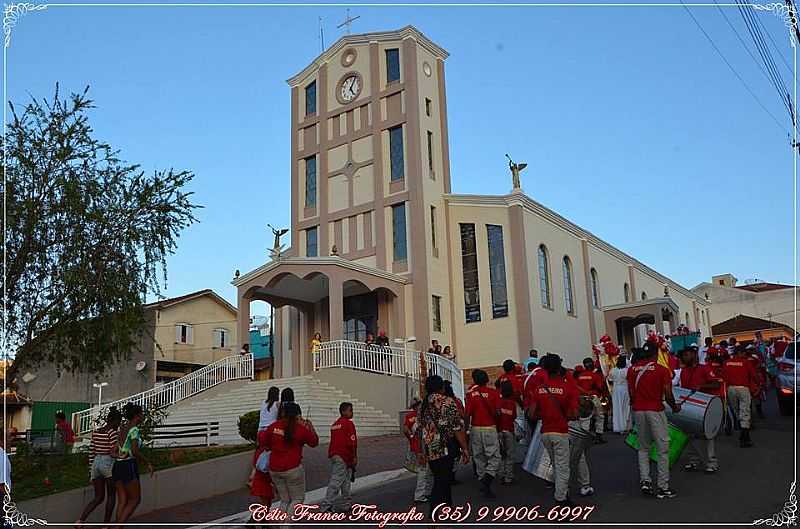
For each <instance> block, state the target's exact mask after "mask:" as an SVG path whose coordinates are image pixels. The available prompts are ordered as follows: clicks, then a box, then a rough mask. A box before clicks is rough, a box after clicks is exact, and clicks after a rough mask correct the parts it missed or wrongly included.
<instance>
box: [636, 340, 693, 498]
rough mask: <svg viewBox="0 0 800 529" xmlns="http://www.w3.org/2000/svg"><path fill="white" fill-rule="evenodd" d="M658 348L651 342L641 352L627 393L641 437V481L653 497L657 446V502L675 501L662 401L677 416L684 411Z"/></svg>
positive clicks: (639, 453) (644, 488) (639, 454)
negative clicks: (652, 467)
mask: <svg viewBox="0 0 800 529" xmlns="http://www.w3.org/2000/svg"><path fill="white" fill-rule="evenodd" d="M658 349H659V348H658V344H657V343H654V342H651V341H648V342H647V343H645V345H644V347H643V348H642V354H641V359H640V360H639V361H638V362H636V363H635V364H633V366H632V367H631V368H630V369H629V370H628V391H629V392H630V395H631V407H632V408H633V418H634V420H635V421H636V429H637V431H638V435H639V450H638V456H639V477H640V480H641V482H640V485H641V489H642V493H643V494H647V495H652V494H653V493H654V491H653V482H652V480H651V478H650V446H651V444H652V443H653V442H655V443H656V449H657V453H658V463H657V467H658V477H657V485H658V490H657V491H655V495H656V497H657V498H674V497H675V496H676V493H675V491H674V490H673V489H671V488H669V430H668V427H667V415H666V414H665V413H664V404H663V401H664V400H666V401H667V404H669V406H670V407H671V408H672V410H673V411H674V412H675V413H678V412H679V411H680V409H681V407H680V405H679V404H677V403H676V402H675V397H674V395H673V394H672V376H671V375H670V372H669V369H667V368H666V367H664V366H663V365H661V364H660V363H658V361H657V356H656V355H657V354H658Z"/></svg>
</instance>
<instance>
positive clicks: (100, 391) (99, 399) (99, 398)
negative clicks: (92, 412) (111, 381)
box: [92, 382, 108, 408]
mask: <svg viewBox="0 0 800 529" xmlns="http://www.w3.org/2000/svg"><path fill="white" fill-rule="evenodd" d="M107 385H108V382H100V383H99V384H98V383H94V384H92V386H93V387H95V388H97V407H98V408H99V407H100V406H102V405H103V388H104V387H106V386H107Z"/></svg>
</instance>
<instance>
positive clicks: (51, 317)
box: [1, 85, 200, 373]
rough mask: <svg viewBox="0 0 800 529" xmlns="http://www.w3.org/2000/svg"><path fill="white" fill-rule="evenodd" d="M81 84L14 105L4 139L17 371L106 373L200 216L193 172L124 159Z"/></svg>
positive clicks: (7, 289) (9, 315) (134, 336)
mask: <svg viewBox="0 0 800 529" xmlns="http://www.w3.org/2000/svg"><path fill="white" fill-rule="evenodd" d="M87 94H88V87H87V88H86V90H84V91H83V92H82V93H73V94H71V95H70V96H69V97H65V98H62V97H61V96H60V94H59V90H58V85H56V88H55V95H54V97H53V99H52V101H48V100H46V99H44V100H38V99H35V98H32V99H31V101H30V103H28V104H27V105H26V106H25V107H24V109H23V110H22V111H17V109H16V107H15V106H14V105H13V104H11V103H9V106H10V109H11V120H10V122H9V123H8V127H7V133H6V136H5V142H4V145H3V168H4V169H5V181H4V183H3V187H2V190H1V191H2V192H3V193H4V194H5V215H4V217H3V219H2V228H3V234H4V240H5V252H6V253H5V258H6V261H5V272H6V273H5V278H4V280H3V284H2V287H3V294H4V300H5V308H6V309H7V310H6V311H5V315H6V316H5V321H4V325H5V331H6V334H5V338H6V344H5V345H6V347H7V350H9V351H12V352H14V353H15V356H16V359H15V368H16V369H19V368H20V367H23V366H24V367H35V366H37V365H39V364H41V363H42V362H48V363H52V364H54V365H56V366H57V367H58V368H59V369H67V370H78V369H80V370H86V371H88V372H90V373H101V372H103V371H105V370H106V369H108V368H109V367H110V366H111V365H112V364H113V363H114V362H115V361H119V360H123V359H125V358H127V357H128V356H129V355H130V353H131V351H132V350H133V348H137V347H138V346H139V344H140V343H141V336H142V332H144V327H143V323H144V311H143V303H144V297H145V295H146V294H147V293H151V294H155V295H159V293H160V287H161V283H162V282H163V284H164V285H166V281H167V269H166V257H167V255H169V254H171V253H174V251H175V248H176V242H177V239H178V237H179V234H180V232H181V230H183V229H184V228H186V227H187V226H189V225H191V224H192V223H194V222H196V220H197V219H196V218H195V217H194V214H193V212H194V210H195V209H196V208H198V207H200V206H198V205H196V204H193V203H192V202H191V195H192V193H191V192H187V191H186V190H185V187H186V186H187V184H188V183H189V182H190V181H191V180H192V178H193V176H194V175H193V174H192V173H191V172H189V171H175V170H173V169H169V170H156V171H154V172H153V174H151V175H146V174H145V172H144V171H143V170H142V169H141V168H140V166H139V165H136V164H131V163H128V162H126V161H123V160H122V159H120V156H119V151H117V150H115V149H113V148H112V147H111V146H110V145H109V144H107V143H104V142H102V141H100V140H98V139H96V138H95V137H94V131H93V130H92V127H91V126H90V124H89V116H88V115H89V113H90V112H91V111H92V109H94V108H95V106H94V103H93V101H92V100H91V99H89V98H88V95H87Z"/></svg>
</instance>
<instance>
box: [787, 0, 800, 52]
mask: <svg viewBox="0 0 800 529" xmlns="http://www.w3.org/2000/svg"><path fill="white" fill-rule="evenodd" d="M784 1H785V3H786V7H787V8H789V16H790V17H791V21H792V30H793V31H794V36H795V40H796V42H797V43H798V44H800V30H798V29H797V8H796V7H795V5H794V1H793V0H784Z"/></svg>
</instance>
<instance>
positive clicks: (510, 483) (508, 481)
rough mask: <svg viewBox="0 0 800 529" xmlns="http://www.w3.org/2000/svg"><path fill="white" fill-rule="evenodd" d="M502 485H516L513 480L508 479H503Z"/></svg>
mask: <svg viewBox="0 0 800 529" xmlns="http://www.w3.org/2000/svg"><path fill="white" fill-rule="evenodd" d="M500 483H502V484H503V485H513V484H514V480H513V479H508V478H505V479H503V481H501V482H500Z"/></svg>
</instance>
